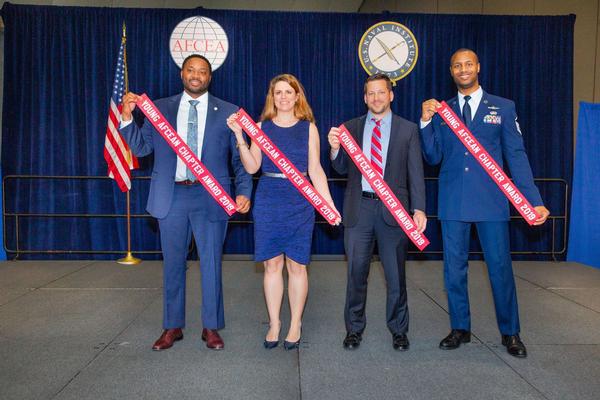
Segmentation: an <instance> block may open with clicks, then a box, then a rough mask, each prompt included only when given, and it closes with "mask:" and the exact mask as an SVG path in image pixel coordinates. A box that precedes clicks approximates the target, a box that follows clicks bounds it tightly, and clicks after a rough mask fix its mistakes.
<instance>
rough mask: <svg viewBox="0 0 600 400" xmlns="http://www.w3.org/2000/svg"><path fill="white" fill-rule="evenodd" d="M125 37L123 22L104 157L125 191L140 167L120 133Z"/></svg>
mask: <svg viewBox="0 0 600 400" xmlns="http://www.w3.org/2000/svg"><path fill="white" fill-rule="evenodd" d="M125 39H126V38H125V24H123V37H122V38H121V47H120V48H119V58H118V60H117V69H116V71H115V80H114V82H113V90H112V94H111V96H110V106H109V110H108V126H107V128H106V138H105V139H104V159H105V160H106V162H107V164H108V176H110V177H111V178H113V179H114V180H116V181H117V184H118V185H119V188H120V189H121V191H123V192H127V191H128V190H130V189H131V172H130V170H132V169H135V168H138V161H137V158H136V157H135V156H134V155H133V154H131V150H130V149H129V146H128V145H127V143H126V142H125V140H123V138H122V137H121V134H120V133H119V123H120V122H121V109H122V105H121V100H122V98H123V95H124V94H125V92H126V90H127V62H126V60H125V55H126V52H125Z"/></svg>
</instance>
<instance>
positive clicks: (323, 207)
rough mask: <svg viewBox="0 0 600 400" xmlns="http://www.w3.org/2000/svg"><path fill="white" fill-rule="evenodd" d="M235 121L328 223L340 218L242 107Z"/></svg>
mask: <svg viewBox="0 0 600 400" xmlns="http://www.w3.org/2000/svg"><path fill="white" fill-rule="evenodd" d="M236 122H237V123H238V125H239V126H241V127H242V129H243V130H244V132H246V133H247V134H248V136H250V139H252V141H253V142H254V143H256V144H257V145H258V147H259V148H260V149H261V150H262V152H263V153H265V155H266V156H267V157H269V159H270V160H271V161H273V164H275V165H276V166H277V168H279V170H280V171H281V172H283V174H284V175H285V176H286V177H287V178H288V180H289V181H290V182H291V183H292V184H293V185H294V186H295V187H296V189H298V191H299V192H300V193H301V194H302V195H303V196H304V197H305V198H306V200H308V202H309V203H310V204H311V205H312V206H313V207H314V208H315V209H316V210H317V211H318V212H319V213H320V214H321V215H322V216H323V218H325V220H326V221H327V222H328V223H329V224H331V225H333V224H334V223H335V220H336V219H338V218H341V217H340V215H339V214H338V213H337V212H336V211H335V210H334V209H333V208H331V207H330V206H329V203H327V202H326V201H325V199H323V197H321V195H320V194H319V192H317V191H316V190H315V188H314V187H313V185H311V184H310V182H309V181H308V179H307V178H306V177H305V176H304V175H303V174H302V173H301V172H300V171H299V170H298V168H296V166H295V165H294V164H292V162H291V161H290V160H289V159H288V158H287V157H286V156H285V154H283V153H282V152H281V150H279V148H278V147H277V146H275V144H274V143H273V142H272V141H271V139H270V138H269V137H268V136H267V135H266V134H265V133H264V132H263V131H262V130H261V129H260V128H259V127H258V125H256V123H255V122H254V121H253V120H252V118H251V117H250V116H249V115H248V114H247V113H246V111H244V109H243V108H240V109H239V111H238V117H237V119H236Z"/></svg>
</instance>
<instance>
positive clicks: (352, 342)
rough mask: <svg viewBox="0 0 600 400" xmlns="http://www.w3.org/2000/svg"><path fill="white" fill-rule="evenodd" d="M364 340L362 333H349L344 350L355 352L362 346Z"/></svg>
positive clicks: (345, 339)
mask: <svg viewBox="0 0 600 400" xmlns="http://www.w3.org/2000/svg"><path fill="white" fill-rule="evenodd" d="M361 340H362V333H359V332H348V333H346V337H345V338H344V348H345V349H347V350H354V349H356V348H357V347H358V346H360V342H361Z"/></svg>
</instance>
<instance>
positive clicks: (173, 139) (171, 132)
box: [136, 94, 236, 216]
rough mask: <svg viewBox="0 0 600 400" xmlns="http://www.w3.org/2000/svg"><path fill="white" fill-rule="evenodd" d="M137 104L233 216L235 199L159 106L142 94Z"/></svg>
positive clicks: (203, 184) (212, 194) (207, 188)
mask: <svg viewBox="0 0 600 400" xmlns="http://www.w3.org/2000/svg"><path fill="white" fill-rule="evenodd" d="M136 104H137V106H138V107H139V108H140V110H141V111H142V112H143V113H144V115H145V116H146V118H148V121H150V123H151V124H152V126H154V128H155V129H156V131H157V132H158V133H159V134H160V135H161V136H162V137H163V139H165V141H166V142H167V143H168V144H169V146H171V148H172V149H173V151H174V152H175V154H177V157H179V158H180V159H181V160H182V161H183V162H184V163H185V165H186V166H187V167H188V168H189V169H190V171H192V172H193V174H194V176H195V177H196V178H198V181H199V182H200V183H201V184H202V186H204V188H205V189H206V191H207V192H208V193H210V195H211V196H212V197H213V199H215V201H216V202H217V203H219V205H220V206H221V207H223V210H225V212H226V213H227V215H229V216H231V215H233V214H234V213H235V208H236V204H235V201H233V199H232V198H231V197H230V196H229V194H228V193H227V192H226V191H225V190H224V189H223V187H222V186H221V184H219V181H217V180H216V179H215V178H214V176H213V175H212V174H211V173H210V172H209V171H208V169H206V167H205V166H204V164H202V163H201V162H200V160H198V159H197V158H196V155H195V154H194V153H193V152H192V150H190V148H189V146H188V145H187V144H185V143H184V142H183V140H182V139H181V136H179V134H178V133H177V132H176V131H175V129H173V127H172V126H171V124H169V122H168V121H167V119H166V118H165V117H164V116H163V115H162V114H161V112H160V111H159V110H158V108H157V107H156V106H155V105H154V103H153V102H152V100H150V99H149V98H148V96H146V94H142V95H141V96H139V99H138V101H137V103H136Z"/></svg>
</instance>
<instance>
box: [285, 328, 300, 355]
mask: <svg viewBox="0 0 600 400" xmlns="http://www.w3.org/2000/svg"><path fill="white" fill-rule="evenodd" d="M300 339H302V328H300V337H299V338H298V340H297V341H295V342H288V341H287V340H284V341H283V348H284V349H286V350H295V349H298V348H300Z"/></svg>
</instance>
